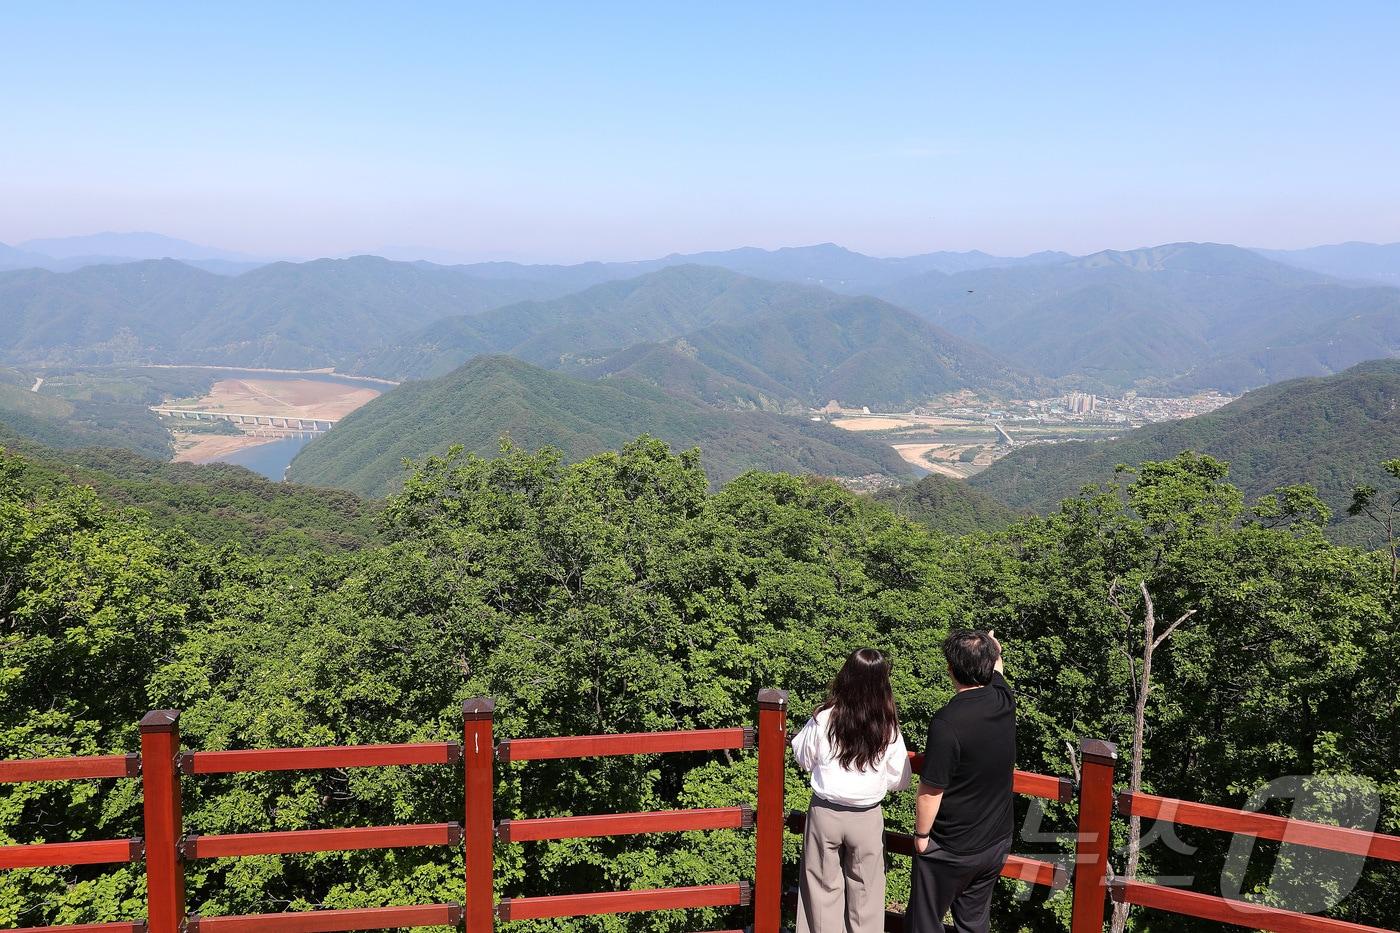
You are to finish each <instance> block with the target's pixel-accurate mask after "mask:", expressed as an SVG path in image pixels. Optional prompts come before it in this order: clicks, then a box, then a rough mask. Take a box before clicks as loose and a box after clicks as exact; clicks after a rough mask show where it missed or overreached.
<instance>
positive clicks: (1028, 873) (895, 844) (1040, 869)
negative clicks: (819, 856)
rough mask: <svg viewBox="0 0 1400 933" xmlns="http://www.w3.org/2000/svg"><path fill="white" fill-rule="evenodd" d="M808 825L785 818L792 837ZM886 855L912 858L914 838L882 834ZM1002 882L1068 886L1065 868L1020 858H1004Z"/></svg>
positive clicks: (799, 816)
mask: <svg viewBox="0 0 1400 933" xmlns="http://www.w3.org/2000/svg"><path fill="white" fill-rule="evenodd" d="M806 824H807V814H805V813H803V812H801V811H798V810H794V811H793V812H792V813H789V814H788V817H787V827H788V829H790V830H792V831H793V832H795V833H801V832H802V830H803V828H804V827H805V826H806ZM885 851H887V852H890V853H892V854H894V855H907V856H910V857H912V856H913V854H914V837H913V836H912V835H910V834H909V833H900V832H892V831H889V830H886V831H885ZM1001 874H1002V877H1003V878H1015V879H1017V880H1018V881H1025V882H1028V883H1030V884H1036V885H1040V886H1041V887H1045V888H1050V889H1051V890H1053V891H1058V890H1060V889H1061V888H1063V887H1065V885H1067V884H1069V871H1068V869H1066V868H1065V866H1064V865H1061V864H1059V863H1057V862H1046V861H1041V860H1039V859H1033V858H1027V857H1025V856H1022V855H1011V856H1007V859H1006V864H1005V865H1004V866H1003V867H1002V869H1001Z"/></svg>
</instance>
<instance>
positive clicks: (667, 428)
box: [287, 356, 911, 495]
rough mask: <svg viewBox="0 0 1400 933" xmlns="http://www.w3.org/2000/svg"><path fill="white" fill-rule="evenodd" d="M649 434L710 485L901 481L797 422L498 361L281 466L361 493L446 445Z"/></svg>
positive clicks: (354, 425) (891, 464) (451, 378)
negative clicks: (697, 466) (763, 474)
mask: <svg viewBox="0 0 1400 933" xmlns="http://www.w3.org/2000/svg"><path fill="white" fill-rule="evenodd" d="M640 433H649V434H652V435H654V436H656V437H659V438H661V439H662V440H665V441H667V442H668V443H670V444H671V445H672V446H673V447H677V448H688V447H691V446H697V445H698V446H699V447H700V448H701V451H702V462H703V463H704V464H705V467H706V470H707V472H708V473H709V475H710V478H711V480H712V481H715V482H724V481H726V480H728V479H730V478H732V477H734V476H736V475H738V474H739V473H741V472H743V471H744V470H746V469H751V468H761V469H773V470H785V471H788V472H797V473H825V474H835V475H842V476H863V475H866V474H872V473H873V474H881V475H886V476H907V475H908V474H909V473H910V472H911V470H910V468H909V467H908V466H907V465H906V464H905V463H904V462H903V461H902V460H900V458H899V457H898V456H897V455H896V454H895V452H894V451H893V450H891V449H890V448H888V447H886V446H884V445H882V444H879V443H876V442H874V441H870V440H868V439H866V438H863V437H860V436H859V435H855V434H853V433H851V432H847V431H842V430H840V429H839V428H834V427H831V426H830V425H827V424H823V423H818V422H812V421H809V420H807V419H806V418H788V417H783V416H779V415H772V414H768V413H764V412H725V411H719V410H716V409H713V408H710V407H708V406H706V405H704V404H702V403H700V402H697V401H693V400H689V399H684V398H679V397H677V396H673V395H669V394H667V393H665V392H662V391H660V390H658V389H655V388H653V387H651V386H645V385H642V384H640V383H637V382H632V381H630V380H607V381H601V382H598V381H586V380H582V379H575V378H573V377H570V376H566V375H563V374H561V373H555V372H550V371H548V370H545V369H541V368H539V367H536V366H532V365H531V364H529V363H526V362H523V361H521V360H518V359H515V358H513V357H507V356H480V357H476V358H475V359H473V360H471V361H470V362H468V363H466V364H465V365H463V366H461V367H459V368H458V369H456V370H453V371H452V372H451V373H448V374H447V375H445V376H442V377H439V378H437V379H430V380H425V381H422V382H412V383H406V384H405V385H402V386H399V387H398V388H397V389H395V390H393V391H392V392H387V393H385V394H384V395H381V396H380V397H379V398H377V399H375V400H373V401H372V402H370V403H368V404H367V405H365V406H364V407H363V408H360V409H358V410H356V411H354V412H352V413H351V414H349V415H347V416H346V417H345V418H344V419H343V420H342V421H341V422H340V423H339V424H338V425H337V426H336V428H335V430H333V431H331V432H329V433H327V434H325V435H324V436H322V437H320V438H317V439H316V440H314V441H312V443H310V444H309V445H307V447H306V448H305V449H303V450H302V451H301V453H299V454H298V455H297V457H296V459H294V460H293V461H292V464H291V467H290V469H289V470H288V474H287V475H288V479H291V480H293V481H295V482H303V483H311V484H316V485H327V486H336V487H340V488H345V489H350V490H352V491H357V492H361V493H364V494H368V495H379V494H382V493H384V492H386V491H387V490H389V489H391V488H392V487H393V486H394V484H395V483H396V482H398V481H399V479H400V478H401V476H402V472H403V470H402V460H403V458H405V457H410V458H421V457H424V456H426V455H428V454H441V453H444V452H445V451H446V450H447V449H448V447H449V446H450V445H452V444H457V443H460V444H463V445H464V446H466V448H467V449H468V450H473V451H475V452H477V453H480V454H483V455H491V454H493V453H495V452H496V451H497V449H498V445H499V441H500V438H501V437H502V436H503V435H505V436H509V437H510V438H511V439H512V440H513V441H514V442H515V443H516V444H518V445H520V446H522V447H526V448H529V449H535V448H538V447H541V446H545V445H548V446H552V447H556V448H558V449H559V450H560V451H562V452H563V454H564V455H565V457H567V458H568V459H570V460H577V459H581V458H583V457H586V456H589V455H591V454H595V453H599V452H601V451H605V450H611V449H614V448H616V447H618V446H619V445H621V444H623V443H626V442H627V441H629V440H631V439H632V438H634V437H635V436H636V435H637V434H640Z"/></svg>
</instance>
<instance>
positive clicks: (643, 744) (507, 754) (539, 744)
mask: <svg viewBox="0 0 1400 933" xmlns="http://www.w3.org/2000/svg"><path fill="white" fill-rule="evenodd" d="M753 743H754V731H753V730H752V729H690V730H686V731H682V732H631V733H618V734H614V735H575V736H561V737H557V738H537V739H501V740H500V741H499V742H498V743H496V760H498V761H543V760H546V759H558V758H599V757H605V756H610V755H652V754H658V753H666V752H717V751H728V750H735V749H744V748H752V747H753Z"/></svg>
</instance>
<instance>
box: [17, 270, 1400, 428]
mask: <svg viewBox="0 0 1400 933" xmlns="http://www.w3.org/2000/svg"><path fill="white" fill-rule="evenodd" d="M74 248H75V249H76V248H77V247H74ZM686 260H697V262H688V261H686ZM700 264H705V265H708V266H709V267H710V268H712V269H714V268H725V269H729V271H730V272H739V273H741V274H742V275H743V276H745V277H747V278H748V279H749V280H753V279H756V278H757V279H762V280H763V282H761V283H760V282H755V281H748V282H747V283H746V284H743V285H742V286H741V285H739V284H736V283H734V282H729V283H727V284H724V285H723V286H721V285H719V284H718V283H717V282H716V281H715V280H713V279H712V278H711V279H706V278H705V276H704V275H702V274H698V273H689V274H682V275H678V276H676V277H675V278H669V279H668V278H666V277H664V276H663V277H661V278H660V279H652V278H648V277H649V276H654V275H657V274H658V273H660V272H665V271H671V270H674V269H676V268H678V267H685V266H693V265H700ZM629 281H630V282H635V283H642V285H631V286H629V285H627V284H626V283H627V282H629ZM610 283H611V284H610ZM774 283H785V284H784V285H776V284H774ZM817 283H820V284H817ZM643 285H644V286H645V287H643ZM795 286H803V288H801V289H799V288H796V287H795ZM590 289H601V290H600V291H590ZM610 289H612V290H610ZM717 289H719V291H717ZM871 293H873V294H871ZM843 295H845V296H853V295H865V296H866V297H867V299H868V298H869V297H874V298H878V299H882V300H883V302H887V304H885V303H872V302H869V301H868V300H867V301H866V304H865V305H864V310H863V312H862V313H863V314H864V315H865V316H866V317H870V316H871V315H874V316H875V317H879V318H880V320H881V321H882V322H884V323H885V324H891V323H892V322H893V321H894V319H895V318H896V317H898V316H899V314H900V313H901V311H902V312H912V313H913V315H915V316H917V317H918V318H921V319H922V321H921V322H920V323H919V324H918V325H916V324H914V323H912V322H911V321H910V320H909V319H908V316H907V314H906V315H905V318H904V319H903V320H902V322H901V323H899V324H898V325H897V326H893V328H892V329H890V330H882V329H881V328H876V330H877V331H880V332H883V333H887V334H889V335H893V337H892V340H891V341H887V343H886V344H885V345H884V346H883V347H880V348H873V349H872V350H871V352H870V353H866V354H864V356H863V357H862V358H860V359H856V358H855V357H856V356H858V355H857V354H849V355H848V356H849V359H848V358H838V356H837V355H835V354H834V353H832V352H829V351H821V352H817V356H821V357H822V359H821V360H817V361H814V364H813V366H814V369H813V371H812V372H807V371H804V372H803V373H802V374H801V375H800V377H784V378H779V379H777V381H776V384H767V385H765V384H763V380H761V379H758V378H757V376H755V375H754V374H752V373H751V372H750V370H749V369H747V368H746V367H752V366H755V365H761V366H764V367H766V366H768V365H769V364H771V363H772V362H773V358H772V357H771V356H768V357H765V358H764V360H763V362H762V363H761V364H760V363H759V362H758V361H757V360H756V359H744V358H740V359H737V360H735V359H729V358H728V357H727V356H726V354H727V353H728V351H727V350H726V347H725V339H726V334H727V337H728V339H730V340H733V339H744V340H746V341H753V340H755V339H757V340H758V343H760V344H764V345H767V344H768V338H770V337H771V338H773V339H774V340H777V341H778V342H779V343H781V342H783V341H784V340H786V341H787V342H788V343H789V344H791V340H790V338H783V337H782V336H781V331H782V327H780V326H778V323H777V321H778V317H779V315H778V314H777V313H776V312H778V311H786V312H787V313H788V314H789V315H790V316H791V315H798V316H799V317H791V318H790V321H789V324H790V325H791V324H792V323H794V322H796V323H797V324H799V325H800V323H801V322H800V315H803V314H807V315H811V316H812V326H813V328H815V329H816V330H821V329H823V328H828V326H829V325H830V323H831V318H830V316H831V315H832V314H833V313H834V312H835V309H837V308H842V307H844V308H846V309H847V311H848V312H850V313H851V314H853V313H854V309H855V307H856V306H855V305H853V304H849V303H847V304H845V305H842V303H841V302H842V301H843V300H844V301H846V302H850V301H851V300H852V299H851V298H850V297H847V298H845V299H843V298H842V297H841V296H843ZM565 296H568V297H567V299H566V298H565ZM554 299H559V300H560V302H556V303H553V304H551V301H552V300H554ZM1397 299H1400V290H1397V289H1395V288H1388V287H1385V286H1380V285H1374V284H1366V283H1363V282H1360V281H1358V280H1356V279H1349V280H1346V281H1343V280H1341V279H1336V278H1332V277H1329V276H1327V275H1324V274H1322V273H1320V272H1315V271H1309V270H1305V269H1300V268H1298V267H1296V266H1292V265H1285V264H1283V263H1279V262H1275V261H1273V260H1270V259H1266V258H1264V257H1263V256H1261V255H1260V254H1259V253H1257V252H1254V251H1250V250H1245V249H1241V248H1238V247H1232V246H1225V245H1219V244H1192V243H1184V244H1170V245H1166V246H1161V247H1154V248H1151V249H1144V250H1133V251H1128V252H1113V251H1109V252H1104V253H1097V254H1094V255H1092V256H1087V257H1081V258H1072V257H1069V258H1067V257H1065V256H1063V255H1062V254H1037V255H1036V256H1032V257H1023V258H1021V259H998V258H996V257H989V256H985V255H980V254H929V255H927V256H919V257H910V258H908V259H898V260H886V259H873V258H871V257H866V256H861V255H860V254H858V253H853V252H850V251H849V250H843V249H841V248H839V247H835V246H830V245H823V246H816V247H806V248H800V249H788V250H775V251H763V250H732V251H728V252H724V253H712V254H702V255H698V256H691V257H678V256H673V257H666V258H664V259H658V260H653V261H649V262H642V263H586V264H582V265H577V266H522V265H515V264H510V263H486V264H476V265H469V266H437V265H433V264H431V263H421V262H418V263H402V262H391V261H388V260H384V259H378V258H375V257H367V256H363V257H354V258H351V259H343V260H315V261H312V262H306V263H287V262H279V263H272V264H268V265H264V266H261V267H259V268H256V269H253V270H251V271H248V272H244V273H242V274H240V275H236V276H224V275H215V274H211V273H209V272H206V271H204V270H199V269H193V268H191V267H190V266H188V265H187V264H186V263H184V262H177V261H174V260H159V261H145V262H139V263H127V264H114V265H94V266H87V267H85V268H81V269H78V270H75V271H72V272H66V273H63V272H58V273H56V272H50V271H46V270H37V269H29V270H19V271H12V272H7V273H0V321H3V323H4V324H5V325H6V327H5V329H4V331H3V332H0V359H3V360H6V361H8V362H11V363H17V364H18V363H25V364H31V365H33V364H40V365H43V364H62V363H67V362H74V361H77V362H85V363H97V362H125V361H141V362H146V361H149V362H211V363H219V364H230V365H249V366H274V367H286V368H315V367H325V366H333V367H337V368H340V369H342V370H346V371H355V372H361V373H364V374H368V375H376V376H383V377H388V378H399V377H419V376H425V375H440V374H442V373H445V372H447V371H449V370H450V369H451V368H452V367H453V366H455V365H457V364H459V363H461V362H463V361H465V360H466V359H468V358H470V356H472V355H474V354H476V353H484V352H508V353H512V354H514V355H518V356H520V357H521V358H523V359H527V360H530V361H533V362H536V363H539V364H542V365H547V366H554V367H560V366H564V367H569V366H572V367H576V368H577V367H585V366H590V365H597V364H599V363H602V361H603V360H604V359H605V358H606V357H608V356H610V355H614V354H617V353H619V352H622V351H628V350H629V349H632V348H635V346H636V345H637V344H639V343H664V342H665V341H668V340H676V339H680V338H684V339H685V340H686V341H687V343H688V345H689V346H690V347H692V348H695V349H696V351H697V353H698V354H699V358H702V361H703V362H704V363H705V365H707V366H709V367H710V368H712V369H715V370H717V371H718V372H719V373H720V375H721V376H722V377H723V378H727V379H738V380H740V381H741V382H743V383H745V384H748V385H753V386H758V387H759V388H760V390H761V393H760V394H763V395H765V396H767V395H776V396H777V397H778V401H779V404H782V401H783V399H782V396H784V394H785V393H786V395H787V396H788V397H789V398H792V399H797V400H801V401H807V400H810V398H811V397H812V395H813V394H814V393H815V394H821V393H823V392H829V391H833V390H835V389H839V390H840V391H846V392H848V391H849V390H848V389H847V388H845V386H846V385H848V384H850V385H854V387H855V388H856V389H857V390H863V389H864V388H865V387H866V386H867V385H868V384H869V382H868V380H865V379H864V378H856V379H855V380H854V381H853V382H850V383H847V382H844V381H843V380H842V379H841V378H839V377H834V376H830V375H829V374H830V373H840V372H844V371H846V369H845V367H846V366H847V363H848V362H849V365H850V366H851V367H854V368H855V370H856V371H858V372H860V371H864V372H869V371H871V370H872V369H878V368H882V367H885V366H886V363H885V361H884V360H885V357H887V356H890V355H894V356H898V353H899V352H900V351H901V349H902V351H903V352H904V353H905V354H906V357H907V356H908V355H909V354H911V353H914V352H916V351H917V348H918V347H920V346H925V345H926V346H928V347H931V348H932V352H931V353H929V354H926V355H928V356H930V357H933V358H935V363H936V368H941V369H942V371H943V372H944V374H945V375H948V374H951V375H949V377H948V378H943V377H942V376H940V377H939V378H928V377H927V374H923V375H920V376H919V377H917V378H916V380H915V381H914V382H912V383H910V384H909V385H908V388H907V390H903V391H896V390H893V389H891V388H889V387H886V388H884V389H881V390H879V392H878V394H873V395H872V396H871V397H870V398H869V399H868V400H867V399H862V398H859V397H854V398H843V401H850V402H854V403H857V404H865V403H866V402H867V401H868V402H871V403H880V404H883V403H887V402H888V403H898V404H903V402H905V401H908V400H911V399H916V398H917V396H918V395H919V393H922V392H926V391H928V390H930V389H936V388H937V387H939V386H944V387H946V386H948V385H949V384H950V381H956V379H967V380H968V382H967V384H968V386H969V387H977V385H978V384H979V381H980V382H981V383H983V384H989V383H994V382H996V383H1003V384H1005V383H1007V382H1008V380H1009V379H1010V380H1011V381H1014V380H1015V379H1016V378H1022V377H1025V376H1029V377H1047V378H1049V379H1055V380H1060V381H1062V382H1064V383H1065V384H1067V385H1074V386H1076V387H1081V388H1085V389H1090V390H1095V389H1097V390H1100V391H1116V390H1120V389H1124V388H1128V387H1136V388H1139V389H1142V390H1145V391H1166V392H1173V393H1175V392H1184V391H1190V390H1194V389H1199V388H1207V387H1210V388H1220V389H1223V390H1226V391H1242V390H1244V389H1248V388H1252V387H1255V386H1259V385H1264V384H1268V383H1269V382H1273V381H1278V380H1280V379H1286V378H1294V377H1297V376H1304V375H1324V374H1326V373H1329V372H1335V371H1338V370H1340V369H1343V368H1345V367H1347V366H1350V365H1353V364H1355V363H1357V362H1359V361H1361V360H1363V359H1368V358H1373V357H1378V356H1387V355H1392V354H1395V353H1397V352H1400V325H1398V324H1397V316H1398V315H1397V311H1398V309H1400V301H1398V300H1397ZM522 301H528V302H535V304H531V305H522V304H520V302H522ZM512 305H514V307H508V306H512ZM759 318H764V319H765V320H768V321H769V323H770V325H772V327H771V328H769V329H766V330H765V332H764V334H763V335H762V339H758V338H756V337H755V335H754V334H752V333H749V334H743V335H741V334H739V333H738V332H735V331H729V332H725V331H724V330H723V328H725V327H729V328H734V327H740V326H741V325H742V326H748V325H752V322H753V321H754V320H756V319H759ZM819 320H820V321H822V322H823V323H822V325H821V327H818V326H817V322H818V321H819ZM853 320H854V319H853V318H851V319H849V320H848V321H847V324H848V325H849V324H850V323H851V322H852V321H853ZM930 326H932V329H930ZM714 328H719V330H717V331H716V330H712V329H714ZM707 329H711V330H708V331H707V334H706V335H701V334H700V331H701V330H707ZM788 330H789V331H791V330H792V327H791V326H789V327H788ZM847 330H848V331H849V328H847ZM814 332H815V330H814ZM842 339H845V338H842ZM837 343H838V344H839V343H840V340H837ZM850 346H852V347H853V346H854V344H850ZM806 349H807V348H804V350H803V352H804V353H805V352H806ZM637 352H638V351H635V350H633V354H632V356H633V357H635V356H636V354H637ZM814 352H816V351H815V350H814ZM707 354H708V356H707ZM960 359H965V360H975V361H976V362H975V364H974V365H971V366H964V365H962V364H961V363H960V362H959V360H960ZM721 362H723V363H724V365H719V364H720V363H721ZM628 365H631V363H630V362H629V364H628ZM888 366H889V367H890V368H892V369H893V371H895V372H898V373H903V372H909V371H912V369H913V368H915V367H913V365H912V363H911V362H910V361H909V360H908V359H907V358H906V359H903V360H899V359H895V360H892V361H891V362H890V363H889V364H888ZM726 367H727V368H726ZM616 368H619V366H617V365H614V366H607V367H604V370H605V371H611V370H613V369H616ZM575 371H577V372H580V373H582V372H584V370H583V369H576V370H575ZM814 373H815V374H814ZM1015 374H1020V375H1019V376H1016V375H1015ZM768 375H770V376H771V375H772V374H771V373H770V374H768ZM974 377H975V378H974ZM745 391H747V390H741V391H740V394H741V395H742V394H744V392H745Z"/></svg>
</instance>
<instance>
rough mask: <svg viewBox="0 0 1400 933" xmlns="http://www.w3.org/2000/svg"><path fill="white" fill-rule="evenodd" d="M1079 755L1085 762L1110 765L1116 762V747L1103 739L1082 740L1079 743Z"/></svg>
mask: <svg viewBox="0 0 1400 933" xmlns="http://www.w3.org/2000/svg"><path fill="white" fill-rule="evenodd" d="M1079 755H1080V757H1081V758H1083V759H1084V760H1085V761H1092V762H1094V763H1095V764H1101V765H1112V764H1116V763H1117V761H1118V746H1117V745H1114V744H1113V743H1112V742H1105V741H1104V740H1103V739H1082V740H1080V742H1079Z"/></svg>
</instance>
